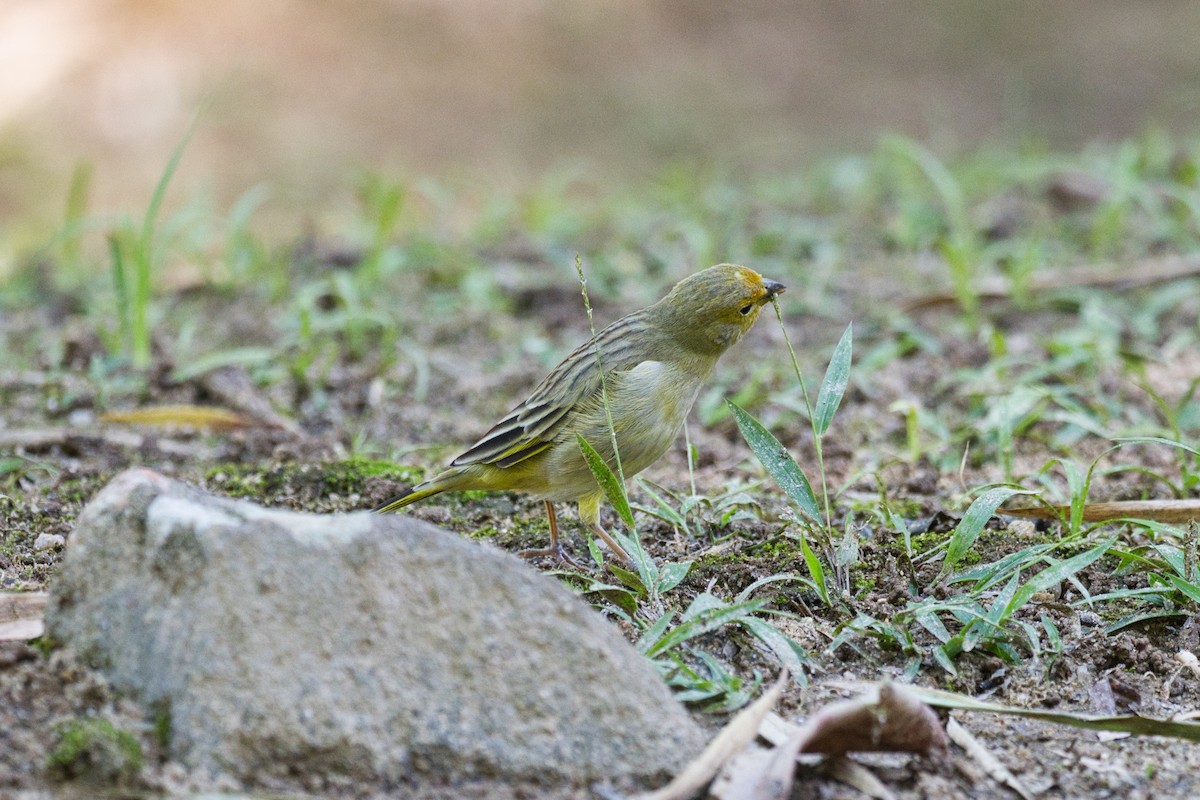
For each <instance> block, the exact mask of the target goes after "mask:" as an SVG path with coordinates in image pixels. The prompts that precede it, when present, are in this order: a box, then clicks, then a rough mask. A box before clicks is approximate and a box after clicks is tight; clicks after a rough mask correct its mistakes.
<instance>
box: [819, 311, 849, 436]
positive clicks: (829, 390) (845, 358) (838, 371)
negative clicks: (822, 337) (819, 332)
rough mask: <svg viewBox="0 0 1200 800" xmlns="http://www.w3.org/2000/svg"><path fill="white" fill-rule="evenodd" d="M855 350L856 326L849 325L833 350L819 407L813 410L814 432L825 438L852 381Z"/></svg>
mask: <svg viewBox="0 0 1200 800" xmlns="http://www.w3.org/2000/svg"><path fill="white" fill-rule="evenodd" d="M853 349H854V326H853V325H847V326H846V331H845V332H844V333H843V334H842V338H841V339H839V340H838V343H837V347H835V348H834V349H833V357H832V358H830V359H829V366H828V368H826V370H825V380H823V381H821V391H820V392H818V393H817V405H816V408H815V409H813V432H814V433H815V434H816V435H817V436H824V435H825V432H826V431H827V430H829V425H830V423H832V422H833V415H834V414H836V413H837V410H838V406H839V405H841V402H842V395H843V394H845V393H846V384H847V383H848V382H849V381H850V356H851V352H852V350H853Z"/></svg>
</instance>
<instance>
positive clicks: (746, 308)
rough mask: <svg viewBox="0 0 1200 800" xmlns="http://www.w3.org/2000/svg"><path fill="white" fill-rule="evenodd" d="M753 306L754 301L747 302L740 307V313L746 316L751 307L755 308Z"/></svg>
mask: <svg viewBox="0 0 1200 800" xmlns="http://www.w3.org/2000/svg"><path fill="white" fill-rule="evenodd" d="M753 308H754V303H747V304H746V305H744V306H742V307H741V308H739V309H738V313H740V314H741V315H742V316H743V317H744V316H746V315H747V314H749V313H750V311H751V309H753Z"/></svg>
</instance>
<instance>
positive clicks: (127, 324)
mask: <svg viewBox="0 0 1200 800" xmlns="http://www.w3.org/2000/svg"><path fill="white" fill-rule="evenodd" d="M108 252H109V254H110V256H111V257H112V273H113V293H114V294H115V295H116V298H117V325H118V326H119V328H118V335H119V339H120V342H121V346H122V347H131V346H132V344H133V320H132V318H131V317H130V316H129V270H128V268H127V267H126V266H125V249H124V247H123V244H122V242H121V237H120V235H119V234H117V233H116V232H115V231H114V232H112V233H110V234H109V235H108Z"/></svg>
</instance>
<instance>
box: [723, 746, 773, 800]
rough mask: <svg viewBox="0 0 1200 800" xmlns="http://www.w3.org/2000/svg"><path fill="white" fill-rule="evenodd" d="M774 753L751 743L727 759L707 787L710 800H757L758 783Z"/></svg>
mask: <svg viewBox="0 0 1200 800" xmlns="http://www.w3.org/2000/svg"><path fill="white" fill-rule="evenodd" d="M774 752H775V751H774V750H772V749H768V748H766V747H760V746H758V745H756V744H754V743H753V742H751V743H750V744H749V745H747V746H746V749H745V750H743V751H742V752H740V753H738V754H737V755H735V756H734V757H733V758H731V759H729V763H728V764H726V765H725V766H724V767H723V768H722V769H721V773H720V774H719V775H717V777H716V779H715V780H714V781H713V782H712V786H710V787H708V797H709V798H710V800H757V798H758V795H757V794H756V792H757V791H758V785H759V781H760V780H761V779H762V776H763V773H765V772H766V771H767V768H768V765H770V763H771V758H772V755H773V754H774Z"/></svg>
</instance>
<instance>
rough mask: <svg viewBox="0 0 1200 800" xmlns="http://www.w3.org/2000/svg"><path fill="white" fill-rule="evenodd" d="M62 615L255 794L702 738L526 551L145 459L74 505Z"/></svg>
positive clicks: (566, 763) (625, 649)
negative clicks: (503, 549)
mask: <svg viewBox="0 0 1200 800" xmlns="http://www.w3.org/2000/svg"><path fill="white" fill-rule="evenodd" d="M47 626H48V632H49V634H50V635H51V636H52V637H53V639H54V640H55V641H58V642H61V643H63V644H66V645H68V646H70V647H72V648H73V649H74V650H75V651H76V652H77V653H78V654H80V655H81V656H82V657H83V658H85V659H86V660H87V661H88V662H89V663H91V664H92V665H94V666H96V667H98V668H100V669H102V670H103V671H104V672H105V673H106V674H107V676H108V678H109V680H110V681H111V683H112V684H113V685H114V686H115V687H116V688H117V689H119V690H122V691H125V692H128V693H130V694H132V695H133V696H135V697H137V698H139V699H140V700H141V701H143V703H144V704H146V706H147V708H148V709H149V711H150V713H152V714H153V715H155V716H156V718H157V719H159V720H160V721H161V720H169V723H170V738H169V742H170V744H169V747H170V752H171V755H172V757H173V758H174V759H177V760H179V761H180V762H182V763H184V764H185V765H187V766H189V767H191V768H194V769H198V770H201V771H206V772H209V773H211V774H214V775H219V774H224V775H232V776H234V777H237V778H240V779H243V780H249V781H251V782H254V783H259V784H263V783H267V784H269V783H272V782H276V781H278V780H287V779H289V778H291V777H296V776H304V775H314V774H315V775H324V776H330V775H332V776H342V777H344V778H347V779H350V780H357V781H367V782H373V783H376V784H382V785H392V784H396V783H401V782H407V781H409V780H411V779H413V778H419V777H420V776H432V777H451V778H453V777H466V776H477V777H500V778H536V779H542V780H545V779H562V780H573V781H584V780H591V779H594V778H597V777H600V776H605V777H617V776H628V777H642V778H645V777H650V776H654V775H660V774H662V773H664V772H666V771H673V770H676V769H677V768H678V767H679V766H680V765H681V764H683V763H685V762H686V761H687V759H688V758H689V757H691V756H693V755H694V754H695V753H696V752H698V750H699V747H700V746H701V744H702V740H701V735H700V733H699V730H698V728H697V727H696V725H695V723H693V722H692V720H691V719H690V718H689V717H688V715H687V713H686V712H685V711H684V710H683V709H682V707H681V706H680V705H679V704H678V703H677V702H676V701H675V700H674V698H672V697H671V695H670V692H669V690H668V689H667V688H666V687H665V686H664V685H663V684H662V682H661V681H660V680H659V679H658V677H657V675H656V674H655V672H654V670H653V668H652V667H651V666H650V665H649V664H648V663H647V662H646V661H645V660H644V659H643V658H642V657H641V656H639V655H638V654H637V652H636V651H635V650H633V648H631V647H630V646H629V645H628V644H627V643H626V642H625V641H624V640H623V639H622V637H621V636H620V635H619V633H618V632H617V631H616V630H615V629H614V628H613V627H612V626H610V625H609V624H607V623H605V622H604V621H603V620H602V619H600V617H599V616H598V615H597V614H595V613H594V612H593V611H591V610H590V609H588V608H587V607H586V606H585V605H584V604H583V603H581V602H580V601H579V600H578V599H577V598H575V597H574V596H572V595H571V594H570V593H569V592H568V591H566V590H565V589H563V588H562V587H561V586H559V585H557V583H556V582H555V581H553V580H551V579H549V578H546V577H544V576H542V575H539V574H538V573H537V572H535V571H534V570H532V569H530V568H529V567H527V566H525V565H524V564H523V563H522V562H521V561H520V560H519V559H517V558H514V557H512V556H509V555H507V554H504V553H500V552H497V551H494V550H490V549H487V548H485V547H481V546H479V545H477V544H475V543H473V542H470V541H468V540H466V539H463V538H461V537H459V536H456V535H454V534H451V533H447V532H445V531H442V530H440V529H438V528H436V527H434V526H431V525H428V524H425V523H422V522H419V521H417V520H413V519H411V518H406V517H397V516H380V515H374V514H369V513H357V514H347V515H324V516H319V515H309V514H299V513H293V512H286V511H276V510H269V509H263V508H260V507H257V506H254V505H252V504H249V503H245V502H239V501H234V500H229V499H225V498H218V497H214V496H212V495H208V494H206V493H203V492H200V491H197V490H195V489H191V488H188V487H187V486H184V485H183V484H180V483H177V482H174V481H171V480H169V479H167V478H164V477H162V476H161V475H158V474H156V473H154V472H151V471H149V470H145V469H134V470H129V471H127V472H125V473H122V474H121V475H119V476H117V477H116V478H115V479H114V480H113V481H112V483H110V484H109V485H108V486H107V487H106V488H105V489H104V490H103V491H102V492H100V494H99V495H97V497H96V498H95V499H94V500H93V501H92V502H91V503H90V504H89V505H88V506H87V508H86V509H85V510H84V512H83V513H82V514H81V515H80V517H79V520H78V523H77V525H76V528H75V531H74V533H72V535H71V537H70V542H69V544H68V546H67V551H66V555H65V557H64V561H63V565H62V568H61V570H60V572H59V574H58V576H57V578H56V579H55V581H54V583H53V585H52V586H51V597H50V606H49V609H48V613H47Z"/></svg>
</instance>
